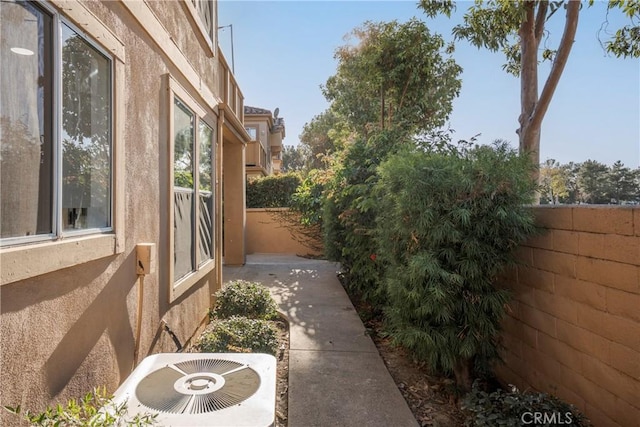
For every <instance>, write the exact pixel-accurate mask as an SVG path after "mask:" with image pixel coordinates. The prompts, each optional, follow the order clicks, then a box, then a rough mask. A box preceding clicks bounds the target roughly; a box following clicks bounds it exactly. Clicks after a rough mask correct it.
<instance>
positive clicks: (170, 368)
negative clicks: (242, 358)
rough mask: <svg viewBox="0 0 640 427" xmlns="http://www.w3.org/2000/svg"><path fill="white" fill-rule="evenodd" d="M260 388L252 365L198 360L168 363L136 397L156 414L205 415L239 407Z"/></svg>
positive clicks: (142, 384) (147, 379) (149, 377)
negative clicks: (238, 405) (235, 406)
mask: <svg viewBox="0 0 640 427" xmlns="http://www.w3.org/2000/svg"><path fill="white" fill-rule="evenodd" d="M259 387H260V376H259V375H258V374H257V373H256V372H255V371H254V370H253V369H251V368H250V367H249V366H248V365H244V364H242V363H238V362H234V361H231V360H224V359H195V360H187V361H184V362H178V363H174V364H167V365H166V366H164V367H162V368H160V369H158V370H156V371H154V372H152V373H151V374H149V375H147V376H146V377H144V378H143V379H142V380H141V381H140V383H139V384H138V386H137V387H136V397H137V398H138V400H139V401H140V403H141V404H143V405H144V406H146V407H147V408H149V409H151V410H153V411H159V412H166V413H172V414H202V413H207V412H213V411H218V410H221V409H224V408H228V407H230V406H234V405H237V404H239V403H241V402H243V401H244V400H246V399H248V398H249V397H251V396H252V395H253V394H254V393H255V392H256V391H257V390H258V388H259Z"/></svg>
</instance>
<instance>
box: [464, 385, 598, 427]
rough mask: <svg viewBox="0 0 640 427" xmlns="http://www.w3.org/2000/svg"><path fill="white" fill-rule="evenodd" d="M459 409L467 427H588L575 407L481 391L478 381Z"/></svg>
mask: <svg viewBox="0 0 640 427" xmlns="http://www.w3.org/2000/svg"><path fill="white" fill-rule="evenodd" d="M462 409H463V410H464V411H465V412H467V414H468V417H467V421H466V424H465V425H466V426H468V427H494V426H505V427H519V426H522V425H527V424H528V425H535V426H556V425H571V426H573V427H586V426H590V425H591V424H590V422H589V420H588V419H587V418H586V417H585V416H584V415H583V414H582V413H580V411H578V409H577V408H576V407H575V406H573V405H570V404H568V403H566V402H563V401H562V400H560V399H558V398H557V397H555V396H552V395H550V394H546V393H533V392H524V393H522V392H520V391H518V390H517V389H515V388H514V389H513V390H512V391H504V390H501V389H499V390H497V391H494V392H491V393H489V392H486V391H483V390H481V388H480V387H479V383H478V382H477V381H476V382H474V384H473V388H472V390H471V392H470V393H469V394H467V396H466V397H465V399H464V400H463V402H462Z"/></svg>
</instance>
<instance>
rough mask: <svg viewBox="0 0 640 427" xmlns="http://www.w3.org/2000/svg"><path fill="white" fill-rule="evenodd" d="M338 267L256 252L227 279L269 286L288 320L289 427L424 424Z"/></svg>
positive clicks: (229, 271) (228, 269) (226, 271)
mask: <svg viewBox="0 0 640 427" xmlns="http://www.w3.org/2000/svg"><path fill="white" fill-rule="evenodd" d="M338 270H339V265H338V264H336V263H332V262H328V261H323V260H312V259H306V258H300V257H297V256H294V255H270V254H256V255H248V256H247V263H246V264H245V265H244V266H242V267H225V268H224V273H223V274H224V281H225V282H229V281H232V280H237V279H243V280H251V281H257V282H260V283H262V284H263V285H264V286H266V287H267V288H268V289H269V290H270V292H271V294H272V295H273V296H274V299H275V300H276V302H277V303H278V306H279V308H280V310H281V311H282V312H283V313H284V314H285V315H286V316H287V318H288V320H289V329H290V349H289V426H291V427H307V426H347V427H350V426H354V427H355V426H358V427H360V426H403V427H404V426H417V425H418V423H417V422H416V420H415V418H414V417H413V414H412V413H411V410H410V409H409V407H408V406H407V404H406V402H405V400H404V398H403V397H402V395H401V394H400V391H399V390H398V388H397V387H396V385H395V382H394V381H393V378H392V377H391V375H390V374H389V372H388V371H387V369H386V367H385V366H384V362H383V361H382V359H381V357H380V355H379V354H378V351H377V349H376V347H375V345H374V344H373V341H372V340H371V338H370V337H369V336H368V335H367V334H366V330H365V327H364V325H363V324H362V322H361V321H360V318H359V317H358V314H357V313H356V311H355V309H354V308H353V305H352V304H351V301H350V300H349V297H348V295H347V294H346V292H345V291H344V289H343V288H342V285H341V284H340V282H339V281H338V278H337V272H338Z"/></svg>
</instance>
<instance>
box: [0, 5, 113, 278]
mask: <svg viewBox="0 0 640 427" xmlns="http://www.w3.org/2000/svg"><path fill="white" fill-rule="evenodd" d="M33 3H34V4H37V5H38V6H39V7H41V8H42V9H43V10H44V11H45V12H47V13H49V14H50V15H51V16H52V17H53V21H52V27H53V40H54V42H53V45H54V46H53V49H54V52H53V64H52V69H53V72H54V76H53V82H54V83H53V105H54V107H53V108H54V109H56V114H54V118H53V127H54V129H53V139H54V141H53V144H54V160H53V178H54V179H55V185H54V202H53V205H54V206H53V213H54V223H53V228H54V233H53V234H52V235H37V236H28V237H14V238H7V239H2V246H1V247H0V264H1V265H2V268H1V269H0V285H5V284H8V283H14V282H17V281H21V280H25V279H28V278H31V277H35V276H39V275H42V274H46V273H50V272H53V271H56V270H60V269H63V268H67V267H72V266H75V265H78V264H82V263H85V262H89V261H93V260H96V259H100V258H104V257H106V256H111V255H115V254H119V253H122V252H123V251H124V244H125V238H124V235H125V234H124V226H123V225H124V224H123V223H124V191H123V186H124V146H123V141H124V139H123V130H122V129H121V127H122V126H119V124H120V123H124V120H123V119H124V113H125V106H124V93H125V87H124V85H125V79H124V74H125V51H124V44H123V43H122V42H121V41H120V40H119V39H118V38H117V37H116V36H115V35H114V34H113V33H112V32H111V31H110V30H109V28H108V27H106V26H105V25H104V24H103V23H102V22H101V21H100V20H99V19H97V18H96V17H95V15H94V14H93V13H91V12H90V11H89V10H88V9H87V8H86V7H85V6H84V5H83V4H82V3H81V2H80V1H68V0H55V1H51V2H44V1H34V2H33ZM61 10H63V11H64V14H63V13H62V12H60V11H61ZM63 24H64V25H67V26H68V27H69V28H71V29H72V30H73V31H75V32H76V33H78V34H79V35H80V36H81V37H82V38H83V39H84V40H85V41H86V42H87V43H88V44H89V45H90V46H92V47H93V48H94V49H96V50H97V51H99V52H100V53H101V54H103V55H104V56H105V57H107V58H108V59H109V60H110V69H111V70H110V71H111V94H110V97H111V99H110V101H111V129H110V131H111V171H110V172H111V194H110V197H111V208H110V221H109V222H110V225H109V227H105V228H98V229H86V230H67V231H64V230H63V229H62V218H61V210H60V209H61V208H60V204H61V200H62V199H61V197H62V195H61V186H62V180H61V174H62V155H61V142H60V141H61V126H62V124H61V120H60V114H61V111H62V95H61V87H62V71H61V70H62V53H61V50H62V47H61V33H62V31H61V29H62V25H63ZM97 40H100V42H98V41H97ZM59 211H60V212H59Z"/></svg>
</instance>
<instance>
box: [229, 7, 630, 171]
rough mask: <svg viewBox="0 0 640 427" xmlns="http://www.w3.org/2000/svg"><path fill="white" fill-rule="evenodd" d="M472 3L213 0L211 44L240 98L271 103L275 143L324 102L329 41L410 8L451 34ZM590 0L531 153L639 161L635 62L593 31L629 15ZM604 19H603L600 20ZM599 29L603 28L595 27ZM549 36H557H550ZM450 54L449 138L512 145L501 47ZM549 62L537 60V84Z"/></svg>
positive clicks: (557, 30)
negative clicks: (429, 6) (454, 70)
mask: <svg viewBox="0 0 640 427" xmlns="http://www.w3.org/2000/svg"><path fill="white" fill-rule="evenodd" d="M470 5H472V2H469V1H459V2H458V10H457V11H456V13H455V14H454V16H452V18H451V19H448V18H446V17H444V16H441V17H437V18H435V19H430V18H428V17H426V15H424V13H423V12H422V10H420V9H418V8H417V2H416V1H404V0H396V1H372V0H360V1H342V0H333V1H331V0H325V1H305V0H296V1H292V0H279V1H247V0H218V25H219V26H220V27H224V28H221V29H220V30H219V33H218V34H219V44H220V46H221V48H222V50H223V52H224V55H225V57H226V58H227V62H228V63H229V64H231V62H232V54H231V51H232V49H231V46H232V43H231V31H230V30H231V28H229V27H226V26H227V25H230V24H231V25H232V26H233V62H234V66H235V75H236V79H237V81H238V83H239V85H240V88H241V90H242V92H243V94H244V97H245V105H250V106H253V107H260V108H266V109H269V110H271V111H273V110H275V108H276V107H278V108H279V110H280V114H279V116H280V117H283V118H284V120H285V124H286V138H285V140H284V144H285V145H296V144H298V142H299V135H300V133H301V132H302V129H303V126H304V124H305V123H307V122H310V121H311V120H312V119H313V117H314V116H316V115H318V114H320V113H322V112H323V111H324V110H326V108H327V107H328V106H329V104H328V102H327V101H326V99H325V98H324V96H323V95H322V92H321V89H320V87H321V85H323V84H324V83H326V81H327V79H328V78H329V77H330V76H332V75H333V74H335V72H336V68H337V61H336V60H335V59H334V53H335V50H336V49H337V48H338V47H340V46H342V45H344V44H345V43H346V41H345V39H344V36H345V35H347V34H348V33H350V32H351V31H352V30H353V29H354V28H356V27H358V26H361V25H362V24H363V23H364V22H365V21H367V20H369V21H374V22H379V21H392V20H398V21H399V22H406V21H407V20H409V19H410V18H412V17H414V16H415V17H417V18H419V19H421V20H424V21H425V22H427V25H428V27H429V29H430V30H431V31H432V32H436V33H439V34H442V36H443V37H444V38H445V40H451V39H452V37H451V28H452V27H453V26H454V25H455V24H456V23H458V22H461V17H462V15H463V13H464V11H465V10H466V9H467V8H468V7H469V6H470ZM605 6H606V5H605V4H604V3H602V2H598V1H596V4H595V5H594V6H593V7H592V8H586V7H585V9H584V10H583V11H582V12H581V13H580V22H579V25H578V33H577V35H576V41H575V43H574V46H573V48H572V51H571V55H570V57H569V60H568V63H567V65H566V67H565V70H564V73H563V75H562V78H561V79H560V83H559V85H558V87H557V89H556V92H555V94H554V97H553V99H552V100H551V104H550V106H549V109H548V111H547V114H546V116H545V119H544V121H543V125H542V137H541V143H540V146H541V147H540V159H541V161H544V160H546V159H549V158H553V159H555V160H557V161H559V162H561V163H567V162H569V161H574V162H583V161H585V160H588V159H592V160H597V161H600V162H602V163H605V164H608V165H611V164H613V163H614V162H615V161H616V160H621V161H622V162H623V163H624V164H625V165H627V166H629V167H632V168H636V167H640V61H639V60H638V59H619V58H615V57H613V56H611V55H607V54H606V52H605V51H604V49H603V48H602V47H601V45H600V42H599V38H600V39H604V40H606V39H607V31H608V32H609V33H613V32H615V30H616V29H617V28H619V27H620V26H621V25H624V24H627V23H628V22H629V21H628V20H627V18H625V17H623V16H622V14H621V13H620V12H610V13H609V14H608V15H607V13H606V7H605ZM563 21H564V13H562V11H559V12H558V13H557V16H555V17H554V19H553V20H552V21H551V22H550V23H549V24H548V28H549V30H550V31H549V33H550V35H549V39H548V41H547V44H548V46H549V47H550V48H554V47H555V44H554V42H556V41H557V40H559V38H560V35H561V32H562V25H563ZM605 27H606V28H605ZM601 28H604V31H602V30H601ZM556 44H557V43H556ZM453 56H454V59H455V60H456V62H457V63H458V64H459V65H460V66H461V67H462V68H463V73H462V76H461V78H462V90H461V94H460V96H459V97H458V98H457V99H456V100H455V101H454V104H453V112H452V114H451V116H450V117H449V124H448V126H449V127H450V128H452V129H454V130H455V138H456V139H469V138H471V137H473V136H475V135H477V134H480V136H479V137H478V142H479V143H491V142H492V141H494V140H495V139H505V140H508V141H510V142H511V143H512V145H513V146H514V147H517V145H518V138H517V135H516V133H515V130H516V129H517V127H518V122H517V120H518V115H519V112H520V81H519V79H517V78H516V77H514V76H512V75H510V74H507V73H506V72H504V71H503V70H502V65H503V63H504V56H503V55H502V54H501V53H492V52H489V51H487V50H478V49H477V48H475V47H473V46H471V45H470V44H469V43H468V42H466V41H464V40H461V41H458V42H456V51H455V53H454V55H453ZM549 69H550V64H549V63H542V64H541V65H540V67H539V73H540V83H539V88H540V90H542V86H543V83H544V82H543V80H544V79H546V73H548V71H549Z"/></svg>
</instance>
